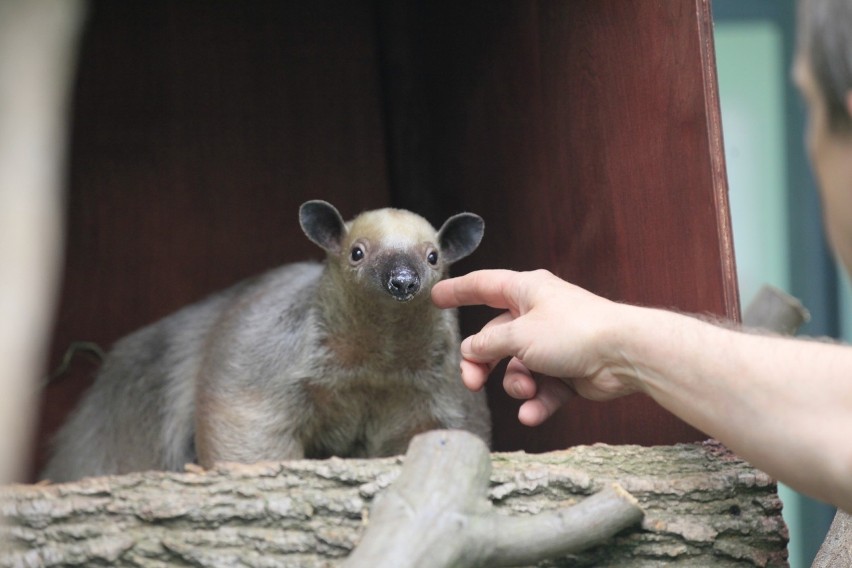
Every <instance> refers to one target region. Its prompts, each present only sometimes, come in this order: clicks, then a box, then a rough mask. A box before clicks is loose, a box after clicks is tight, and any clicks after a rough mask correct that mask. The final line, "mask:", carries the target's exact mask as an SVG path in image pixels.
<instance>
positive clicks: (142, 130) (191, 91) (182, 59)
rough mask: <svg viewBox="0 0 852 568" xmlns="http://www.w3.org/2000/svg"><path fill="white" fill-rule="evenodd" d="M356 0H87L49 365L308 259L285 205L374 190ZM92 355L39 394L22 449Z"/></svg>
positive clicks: (379, 195)
mask: <svg viewBox="0 0 852 568" xmlns="http://www.w3.org/2000/svg"><path fill="white" fill-rule="evenodd" d="M369 6H370V5H369V3H368V2H343V1H339V2H338V1H323V2H247V3H241V2H238V3H233V2H222V1H214V2H205V1H189V2H167V1H153V2H144V3H126V2H109V1H103V2H99V1H95V2H92V5H91V11H90V12H91V13H90V19H89V22H88V26H87V29H86V32H85V35H84V38H83V45H82V52H81V54H80V64H79V70H78V77H77V84H76V90H75V97H74V105H73V123H74V127H73V136H72V140H71V158H70V164H69V179H70V185H69V192H68V197H67V206H66V207H67V222H68V226H67V239H68V240H67V247H66V262H65V275H64V282H63V284H62V294H61V298H60V307H59V311H58V315H57V320H56V331H55V334H54V337H53V349H52V357H51V363H50V365H51V368H52V367H53V366H55V365H56V362H58V361H59V360H60V358H61V356H62V354H63V352H64V351H65V349H66V348H67V347H68V345H69V344H70V343H71V342H72V341H75V340H89V341H95V342H97V343H99V344H101V345H103V346H104V347H108V346H109V345H110V344H111V343H112V342H113V341H115V340H116V339H118V338H119V337H121V336H123V335H125V334H127V333H129V332H131V331H133V330H135V329H137V328H139V327H141V326H143V325H145V324H147V323H150V322H153V321H155V320H156V319H158V318H160V317H162V316H164V315H166V314H168V313H170V312H172V311H174V310H176V309H178V308H180V307H182V306H184V305H186V304H188V303H190V302H193V301H195V300H198V299H201V298H202V297H204V296H205V295H206V294H208V293H211V292H213V291H216V290H219V289H222V288H225V287H227V286H229V285H231V284H233V283H235V282H237V281H239V280H241V279H243V278H246V277H248V276H251V275H254V274H257V273H260V272H262V271H265V270H267V269H270V268H272V267H274V266H277V265H279V264H283V263H285V262H291V261H296V260H305V259H308V258H316V259H319V258H321V257H322V252H321V251H320V250H319V249H318V248H317V247H316V246H315V245H313V244H312V243H310V242H309V241H308V240H307V238H305V236H304V235H303V234H302V232H301V229H300V228H299V224H298V207H299V205H300V204H301V203H302V202H303V201H306V200H308V199H312V198H324V199H328V200H330V201H332V202H333V203H334V204H335V205H336V206H337V207H338V208H339V210H340V211H341V213H343V214H344V215H346V216H347V217H350V216H354V215H355V214H357V213H358V212H360V211H361V210H364V209H371V208H374V207H379V206H383V205H385V204H387V203H388V200H389V193H388V184H387V179H386V178H387V175H386V163H385V148H384V132H383V126H382V120H381V100H380V95H379V87H380V85H379V76H378V69H377V55H376V37H375V36H376V34H375V31H374V18H373V15H372V12H371V10H370V8H369ZM92 371H93V368H92V366H91V365H89V364H87V363H84V362H77V363H75V365H74V366H73V367H72V372H71V374H70V375H68V376H66V377H64V378H63V379H61V380H60V381H59V382H57V383H56V384H55V385H52V386H51V387H50V388H49V389H47V391H46V393H45V395H44V397H43V399H44V402H43V405H42V406H43V410H42V424H41V431H42V433H41V436H40V439H41V445H40V451H39V453H40V454H43V453H44V446H45V440H46V439H47V438H48V437H49V435H50V434H51V433H52V432H53V431H54V430H55V429H56V428H57V427H58V426H59V425H60V424H61V423H62V421H63V420H64V418H65V415H66V413H67V412H68V410H69V409H70V408H71V406H72V405H73V403H74V402H75V400H76V399H77V397H78V396H79V394H80V392H81V390H82V389H83V388H85V387H86V386H87V385H88V384H89V381H90V380H91V377H92Z"/></svg>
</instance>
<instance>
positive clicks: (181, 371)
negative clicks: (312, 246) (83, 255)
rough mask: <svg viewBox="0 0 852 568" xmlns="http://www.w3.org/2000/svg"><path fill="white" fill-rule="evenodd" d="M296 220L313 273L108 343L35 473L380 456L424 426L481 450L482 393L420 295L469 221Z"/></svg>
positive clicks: (315, 206) (247, 286)
mask: <svg viewBox="0 0 852 568" xmlns="http://www.w3.org/2000/svg"><path fill="white" fill-rule="evenodd" d="M300 222H301V224H302V228H303V229H304V230H305V233H306V235H307V236H308V238H309V239H311V240H312V241H314V242H315V243H316V244H318V245H319V246H321V247H322V248H323V249H325V250H326V252H327V260H326V262H325V263H322V264H320V263H314V262H304V263H295V264H289V265H285V266H283V267H280V268H278V269H276V270H272V271H271V272H268V273H266V274H263V275H261V276H259V277H256V278H254V279H251V280H248V281H244V282H241V283H239V284H237V285H236V286H234V287H232V288H230V289H228V290H225V291H224V292H221V293H219V294H216V295H214V296H212V297H210V298H208V299H206V300H203V301H201V302H199V303H197V304H194V305H191V306H189V307H187V308H184V309H183V310H181V311H179V312H176V313H175V314H173V315H171V316H168V317H166V318H165V319H163V320H161V321H159V322H157V323H154V324H153V325H150V326H148V327H146V328H143V329H141V330H139V331H137V332H135V333H133V334H131V335H129V336H127V337H125V338H124V339H122V340H120V341H118V342H117V343H116V345H115V347H114V348H113V349H112V351H111V352H110V354H109V356H108V357H107V359H106V361H105V362H104V365H103V367H102V369H101V370H100V372H99V374H98V377H97V379H96V381H95V383H94V385H93V386H92V388H91V389H90V390H89V392H88V393H87V394H86V396H85V397H84V399H83V401H82V402H81V404H80V405H79V407H78V408H77V410H75V412H74V413H73V414H72V416H71V418H70V419H69V421H68V423H67V424H66V425H65V426H64V427H63V428H62V430H61V431H60V432H59V434H58V435H57V437H56V439H55V441H54V454H53V456H52V458H51V460H50V461H49V463H48V465H47V467H46V469H45V471H44V472H43V474H42V477H43V478H47V479H51V480H53V481H66V480H72V479H77V478H80V477H85V476H92V475H105V474H116V473H126V472H130V471H139V470H150V469H163V470H180V469H182V468H183V467H184V465H185V464H187V463H192V462H197V463H200V464H201V465H203V466H205V467H208V466H210V465H212V464H213V463H214V462H216V461H238V462H246V463H251V462H255V461H260V460H277V459H298V458H302V457H308V458H323V457H328V456H332V455H336V456H341V457H376V456H388V455H395V454H399V453H403V452H404V451H405V449H406V447H407V445H408V442H409V440H410V439H411V438H412V437H413V436H414V435H416V434H418V433H420V432H422V431H425V430H429V429H433V428H462V429H466V430H469V431H471V432H473V433H475V434H477V435H478V436H480V437H481V438H483V439H484V440H485V441H486V442H489V441H490V429H491V426H490V417H489V414H488V409H487V406H486V402H485V397H484V394H483V393H471V392H469V391H468V390H467V389H465V388H464V386H463V385H462V383H461V378H460V372H459V349H458V344H459V335H458V322H457V316H456V313H455V312H454V311H451V310H439V309H437V308H436V307H435V306H434V305H433V304H432V303H431V300H430V290H431V288H432V285H434V283H435V282H437V281H438V280H440V279H441V278H443V277H445V276H446V274H447V268H448V266H449V265H450V264H451V263H452V262H454V261H456V260H458V259H460V258H463V257H464V256H467V255H468V254H470V253H471V252H473V250H474V249H475V248H476V247H477V246H478V244H479V241H480V239H481V237H482V232H483V228H484V224H483V223H482V220H481V219H480V218H479V217H478V216H476V215H473V214H470V213H463V214H460V215H455V216H453V217H451V218H450V219H448V220H447V222H446V223H444V225H443V226H442V228H441V230H440V231H435V229H434V228H433V227H432V226H431V225H429V223H428V222H426V221H425V220H424V219H423V218H421V217H419V216H417V215H415V214H413V213H410V212H408V211H404V210H398V209H380V210H376V211H370V212H367V213H364V214H362V215H360V216H359V217H357V218H356V219H354V220H353V221H350V222H349V223H344V222H343V220H342V218H341V217H340V215H339V213H338V212H337V210H336V209H334V207H332V206H331V205H330V204H328V203H325V202H322V201H309V202H307V203H305V204H303V205H302V208H301V210H300ZM355 249H358V251H356V250H355ZM433 261H434V262H433Z"/></svg>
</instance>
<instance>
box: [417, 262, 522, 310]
mask: <svg viewBox="0 0 852 568" xmlns="http://www.w3.org/2000/svg"><path fill="white" fill-rule="evenodd" d="M519 278H520V273H519V272H514V271H511V270H477V271H475V272H471V273H469V274H466V275H464V276H459V277H458V278H449V279H447V280H442V281H441V282H438V283H437V284H435V286H434V287H433V288H432V301H433V302H434V303H435V305H436V306H438V307H439V308H457V307H459V306H474V305H482V304H484V305H486V306H491V307H492V308H500V309H504V310H509V311H511V312H512V313H514V314H517V313H518V311H519V310H518V291H517V290H518V284H519V282H518V280H519Z"/></svg>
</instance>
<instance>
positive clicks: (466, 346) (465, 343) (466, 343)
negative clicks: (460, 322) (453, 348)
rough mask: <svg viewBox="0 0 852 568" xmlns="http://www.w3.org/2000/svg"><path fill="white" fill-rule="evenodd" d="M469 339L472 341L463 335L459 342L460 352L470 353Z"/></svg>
mask: <svg viewBox="0 0 852 568" xmlns="http://www.w3.org/2000/svg"><path fill="white" fill-rule="evenodd" d="M471 341H472V340H471V338H470V337H465V338H464V340H463V341H462V342H461V352H462V353H470V343H471Z"/></svg>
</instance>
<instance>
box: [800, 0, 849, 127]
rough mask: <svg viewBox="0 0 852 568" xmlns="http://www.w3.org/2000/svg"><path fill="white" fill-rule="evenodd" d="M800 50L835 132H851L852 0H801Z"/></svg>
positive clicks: (830, 125)
mask: <svg viewBox="0 0 852 568" xmlns="http://www.w3.org/2000/svg"><path fill="white" fill-rule="evenodd" d="M798 36H799V37H798V49H799V53H801V54H803V55H804V57H805V58H806V61H807V63H808V65H809V67H810V69H811V73H812V74H813V78H814V81H816V84H817V87H818V89H819V92H820V95H821V96H822V97H823V99H824V101H825V103H826V108H827V109H828V124H829V128H830V129H831V131H832V132H835V133H843V134H852V116H850V115H849V110H848V109H847V106H846V95H847V93H849V92H850V91H852V0H800V2H799V24H798Z"/></svg>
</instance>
